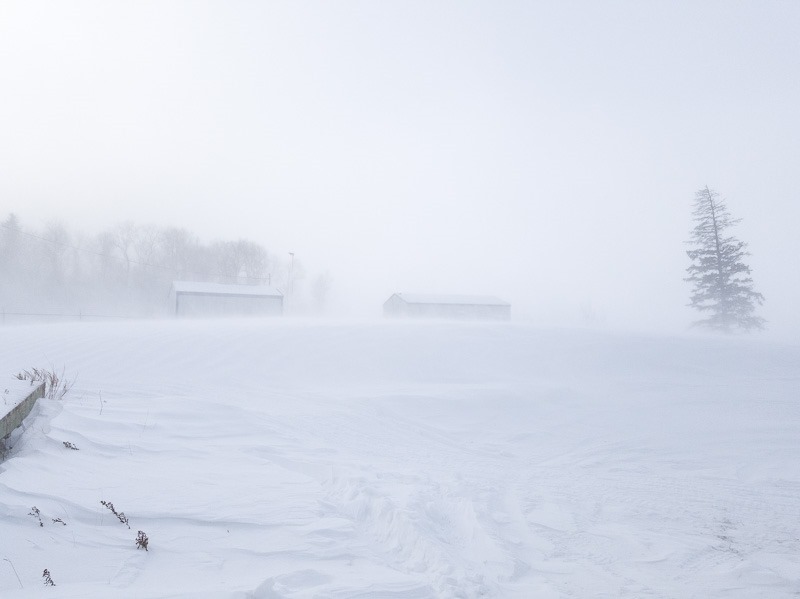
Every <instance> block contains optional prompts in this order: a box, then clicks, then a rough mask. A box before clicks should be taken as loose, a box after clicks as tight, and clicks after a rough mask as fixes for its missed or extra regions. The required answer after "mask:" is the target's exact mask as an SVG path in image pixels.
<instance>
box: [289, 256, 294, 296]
mask: <svg viewBox="0 0 800 599" xmlns="http://www.w3.org/2000/svg"><path fill="white" fill-rule="evenodd" d="M289 255H290V256H291V257H292V260H291V262H290V263H289V297H290V298H292V301H294V252H289Z"/></svg>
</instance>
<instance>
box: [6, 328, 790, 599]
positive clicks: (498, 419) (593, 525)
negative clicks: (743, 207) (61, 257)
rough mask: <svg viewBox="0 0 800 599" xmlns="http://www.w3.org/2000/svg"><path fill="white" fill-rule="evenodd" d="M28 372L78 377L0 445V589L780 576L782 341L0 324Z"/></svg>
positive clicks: (527, 587)
mask: <svg viewBox="0 0 800 599" xmlns="http://www.w3.org/2000/svg"><path fill="white" fill-rule="evenodd" d="M32 366H37V367H42V366H44V367H55V368H56V369H58V370H59V371H60V370H61V368H62V367H63V368H65V369H66V370H65V372H66V374H67V376H69V377H75V376H77V382H76V384H75V386H74V388H73V390H72V391H71V392H70V393H68V394H67V396H66V397H65V398H64V400H62V401H52V400H40V401H39V403H38V404H37V407H36V408H34V410H33V412H32V413H31V415H30V416H29V417H28V419H27V420H26V422H25V430H24V431H21V430H20V429H18V431H17V432H16V433H14V434H13V435H12V437H11V438H10V439H9V442H8V443H7V445H9V446H10V448H9V449H7V451H6V452H5V459H4V460H3V461H2V462H0V596H2V597H4V598H9V599H11V598H22V597H25V598H27V597H59V598H62V597H63V598H82V599H87V598H88V599H94V598H98V599H99V598H102V599H108V598H110V597H114V598H116V597H130V598H137V599H138V598H156V597H163V598H166V597H204V598H209V599H210V598H227V597H231V598H233V597H240V598H245V597H252V598H260V599H278V598H281V599H294V598H301V597H302V598H341V599H348V598H359V597H360V598H367V597H371V598H394V599H421V598H429V597H437V598H456V597H464V598H477V597H497V598H520V599H530V598H556V597H558V598H560V597H576V598H584V597H608V598H612V597H635V598H640V597H664V598H676V597H681V598H682V597H697V598H709V597H725V598H727V597H737V598H753V597H764V598H770V599H772V598H779V597H797V596H798V595H800V346H798V345H792V344H777V343H772V342H767V341H763V340H746V339H735V338H734V339H708V338H698V337H685V338H669V337H645V336H633V335H613V334H608V333H590V332H574V331H556V330H542V329H537V328H533V327H529V326H526V325H522V324H508V323H500V324H469V323H443V322H442V323H435V322H425V323H387V322H376V323H348V324H333V323H329V324H325V323H310V322H293V321H290V320H273V321H265V322H261V321H257V322H254V321H229V322H221V321H216V322H170V321H164V322H130V323H124V324H120V323H113V324H108V323H75V324H60V325H30V326H10V327H5V328H2V329H0V374H2V375H3V376H6V375H11V374H13V373H15V372H17V371H19V370H21V369H23V368H30V367H32ZM64 442H69V443H72V444H74V445H75V446H76V447H77V448H78V449H79V451H75V450H72V449H69V448H67V447H66V446H65V445H64ZM101 501H108V502H112V503H113V504H114V506H115V508H116V510H117V511H121V512H124V513H125V514H126V515H127V517H128V519H129V523H130V529H128V528H127V526H126V525H125V524H123V523H121V522H120V521H119V520H118V519H117V518H116V517H115V516H114V515H113V514H112V513H111V512H110V511H109V510H108V509H106V508H105V507H104V506H103V505H101V503H100V502H101ZM33 506H36V507H37V508H38V509H39V511H40V514H41V518H42V523H43V526H39V522H38V519H37V518H36V517H35V516H31V515H29V512H31V508H32V507H33ZM56 518H60V519H61V520H63V521H64V522H65V523H66V524H61V523H59V522H53V519H56ZM139 530H142V531H144V532H145V533H146V534H147V536H148V537H149V551H147V552H145V551H144V550H139V549H137V548H136V545H135V539H136V535H137V531H139ZM45 568H47V569H48V570H49V572H50V574H51V576H52V579H53V580H54V582H55V584H56V585H57V586H56V587H55V588H52V587H45V586H44V584H43V578H42V571H43V570H44V569H45Z"/></svg>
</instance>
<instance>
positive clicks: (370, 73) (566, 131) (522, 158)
mask: <svg viewBox="0 0 800 599" xmlns="http://www.w3.org/2000/svg"><path fill="white" fill-rule="evenodd" d="M798 31H800V4H798V3H796V2H790V1H777V0H776V1H771V2H754V1H753V2H723V1H716V2H715V1H708V2H702V3H697V2H670V3H656V2H646V3H645V2H633V1H629V2H623V1H616V2H614V1H612V2H588V1H587V2H548V3H544V2H510V1H509V2H469V1H466V2H465V1H458V2H456V1H437V2H413V1H412V2H405V1H404V2H392V3H389V2H381V3H375V2H366V1H365V2H337V3H331V2H299V3H296V2H258V3H257V2H224V3H223V2H135V3H134V2H109V1H96V2H70V3H50V2H31V1H24V2H23V1H4V2H2V3H0V86H2V93H0V221H3V222H6V220H7V218H8V215H10V214H12V213H13V214H15V215H16V216H17V217H18V219H19V222H20V223H21V225H22V227H23V228H27V230H28V231H29V232H31V233H34V234H36V235H40V236H41V235H43V234H44V233H45V232H47V231H49V230H54V228H55V229H58V228H61V229H63V230H65V231H68V232H69V234H70V235H71V237H70V244H79V245H82V244H86V247H90V246H91V247H95V246H94V245H92V244H94V243H96V241H97V240H98V239H101V238H102V237H103V235H106V234H107V233H108V232H109V231H115V230H117V228H118V227H119V226H121V224H123V223H134V224H135V226H141V227H149V228H151V230H160V231H165V230H176V229H177V230H183V231H185V232H186V234H188V235H190V236H194V237H193V238H196V240H197V242H198V244H199V245H201V246H203V247H208V248H210V247H214V246H215V244H220V243H233V242H237V241H238V240H247V241H248V242H250V243H252V244H255V245H257V246H259V247H261V248H263V250H264V251H265V252H266V255H267V256H268V257H269V259H270V260H271V262H269V264H270V265H271V266H270V268H271V269H272V270H271V271H269V272H268V271H266V270H265V271H264V273H268V274H273V276H279V273H281V272H283V273H285V272H286V269H287V264H288V263H289V260H290V257H289V252H291V253H293V254H294V256H295V258H296V260H297V264H302V265H303V270H302V272H301V273H300V272H299V273H298V276H299V279H298V280H299V282H298V285H299V288H301V289H303V292H304V293H305V294H306V297H307V298H308V299H307V300H306V301H307V303H308V304H309V305H310V303H311V299H310V298H311V297H312V295H313V294H312V291H311V288H312V286H313V282H314V281H320V280H322V281H327V282H328V283H329V291H327V292H326V294H327V297H326V300H325V303H326V307H325V312H326V313H327V314H330V315H347V316H377V315H378V314H380V308H381V304H382V302H383V301H384V300H385V299H387V298H388V297H389V296H390V295H391V294H392V293H394V292H397V291H405V292H430V293H468V294H491V295H496V296H499V297H501V298H503V299H505V300H507V301H509V302H511V304H512V314H513V318H514V319H525V320H530V321H532V322H535V323H540V324H547V325H559V326H562V325H566V326H584V325H592V326H604V327H612V328H633V329H647V330H664V331H672V332H680V331H685V330H686V329H687V327H688V326H689V323H690V322H691V321H692V320H694V319H695V318H696V316H697V315H695V314H693V313H692V312H691V311H690V310H689V308H687V307H686V304H687V302H688V297H689V291H690V289H689V285H688V284H687V283H685V282H684V281H683V278H684V277H685V276H686V273H685V269H686V267H687V266H688V264H689V260H688V258H687V256H686V254H685V250H686V249H687V246H686V245H685V241H686V240H687V239H688V238H689V231H690V230H691V228H692V226H693V223H692V221H691V209H692V202H693V197H694V193H695V191H696V190H697V189H698V188H700V187H702V186H705V185H708V186H710V187H711V188H713V189H716V190H717V191H719V192H720V194H721V196H722V197H723V198H726V199H727V203H728V207H729V209H730V211H731V213H732V215H733V216H734V217H736V218H741V219H742V222H741V223H740V224H739V225H738V227H737V228H736V229H735V230H734V234H735V235H736V236H737V237H739V238H740V239H741V240H743V241H746V242H747V243H748V244H749V249H750V251H751V252H752V255H751V256H750V258H749V264H750V266H751V267H752V269H753V278H754V280H755V287H756V289H757V290H758V291H760V292H761V293H763V294H764V296H765V297H766V303H765V304H764V306H763V307H762V308H761V309H760V310H759V314H760V315H761V316H763V317H765V318H766V319H767V321H768V322H767V327H768V331H767V332H766V334H768V335H788V336H792V337H795V338H796V337H797V336H798V335H799V334H800V319H799V318H798V316H797V306H798V305H800V281H799V280H798V279H800V276H799V274H798V272H799V271H798V268H797V266H796V261H797V259H798V257H800V239H798V235H797V233H796V227H797V223H798V222H799V221H800V207H798V201H797V200H798V193H797V189H798V186H797V184H796V181H797V172H798V169H797V163H798V155H800V152H798V143H799V141H798V140H800V118H799V117H798V112H797V107H798V106H800V76H798V75H800V68H799V67H800V36H798V35H797V32H798ZM79 238H80V239H79ZM81 240H82V241H81ZM79 241H80V243H78V242H79ZM31 242H32V243H35V242H34V241H33V239H32V238H31ZM82 247H83V245H82ZM216 247H219V246H218V245H217V246H216ZM210 264H211V259H210V258H209V259H208V261H207V265H210ZM283 276H284V277H285V274H284V275H283ZM110 301H111V300H110ZM114 301H115V300H114Z"/></svg>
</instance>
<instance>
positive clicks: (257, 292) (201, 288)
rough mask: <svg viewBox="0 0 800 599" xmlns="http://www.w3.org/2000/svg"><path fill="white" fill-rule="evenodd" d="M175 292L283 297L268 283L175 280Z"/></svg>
mask: <svg viewBox="0 0 800 599" xmlns="http://www.w3.org/2000/svg"><path fill="white" fill-rule="evenodd" d="M172 288H173V289H174V291H175V293H194V294H201V295H253V296H258V297H283V293H281V291H280V290H279V289H276V288H275V287H269V286H268V285H224V284H222V283H197V282H193V281H175V282H174V283H172Z"/></svg>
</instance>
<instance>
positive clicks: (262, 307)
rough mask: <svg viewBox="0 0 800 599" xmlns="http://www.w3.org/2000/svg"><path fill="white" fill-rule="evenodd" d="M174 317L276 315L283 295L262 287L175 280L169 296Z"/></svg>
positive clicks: (280, 310)
mask: <svg viewBox="0 0 800 599" xmlns="http://www.w3.org/2000/svg"><path fill="white" fill-rule="evenodd" d="M169 301H170V311H171V312H172V313H173V314H175V316H189V317H214V316H280V315H281V314H283V294H282V293H281V292H280V291H278V290H277V289H275V288H274V287H267V286H266V285H221V284H219V283H191V282H185V281H175V282H174V283H173V284H172V292H171V293H170V300H169Z"/></svg>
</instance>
